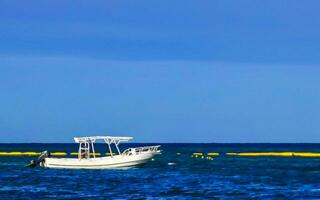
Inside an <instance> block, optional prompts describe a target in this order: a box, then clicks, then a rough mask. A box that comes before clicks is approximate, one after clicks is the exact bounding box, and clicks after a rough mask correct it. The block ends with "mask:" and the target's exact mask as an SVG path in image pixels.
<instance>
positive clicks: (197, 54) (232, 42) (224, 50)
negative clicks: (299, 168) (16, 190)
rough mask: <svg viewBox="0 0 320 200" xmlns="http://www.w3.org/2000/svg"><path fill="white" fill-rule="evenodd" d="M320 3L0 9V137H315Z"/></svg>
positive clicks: (8, 5) (11, 2) (59, 4)
mask: <svg viewBox="0 0 320 200" xmlns="http://www.w3.org/2000/svg"><path fill="white" fill-rule="evenodd" d="M319 6H320V3H318V2H317V1H308V2H304V3H301V1H300V2H299V1H292V0H291V1H279V0H277V1H272V0H271V1H265V2H259V1H227V0H224V1H166V0H164V1H157V2H156V1H90V2H88V1H77V2H74V1H44V0H42V1H32V0H31V1H28V2H21V1H16V0H8V1H5V0H4V1H1V2H0V105H1V112H0V136H1V139H0V142H72V137H73V136H80V135H104V134H111V135H129V136H134V137H135V138H136V141H138V142H320V134H319V133H320V126H319V121H320V114H319V113H320V107H319V106H320V103H319V102H320V92H319V91H320V90H319V85H320V79H319V75H320V68H319V67H320V45H319V44H320V37H319V35H320V14H319V12H318V9H317V8H319Z"/></svg>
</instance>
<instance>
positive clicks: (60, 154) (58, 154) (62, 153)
mask: <svg viewBox="0 0 320 200" xmlns="http://www.w3.org/2000/svg"><path fill="white" fill-rule="evenodd" d="M50 155H52V156H66V155H67V153H66V152H52V153H50Z"/></svg>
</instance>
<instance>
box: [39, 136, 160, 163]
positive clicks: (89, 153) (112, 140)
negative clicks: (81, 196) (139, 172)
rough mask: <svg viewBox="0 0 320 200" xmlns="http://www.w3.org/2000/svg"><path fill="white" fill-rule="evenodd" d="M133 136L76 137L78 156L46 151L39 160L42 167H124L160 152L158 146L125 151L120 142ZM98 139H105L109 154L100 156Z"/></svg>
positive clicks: (145, 160)
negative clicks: (56, 155) (51, 153)
mask: <svg viewBox="0 0 320 200" xmlns="http://www.w3.org/2000/svg"><path fill="white" fill-rule="evenodd" d="M131 139H133V138H132V137H113V136H92V137H76V138H74V141H75V142H76V143H79V151H78V158H54V157H51V156H50V154H49V153H47V152H45V153H44V154H43V155H42V156H40V157H39V158H40V159H38V160H36V161H33V162H34V163H35V164H36V163H39V164H40V166H42V167H47V168H69V169H105V168H123V167H131V166H135V165H139V164H143V163H146V162H147V161H148V160H150V159H151V158H152V157H153V156H154V155H156V154H159V153H160V150H158V148H159V147H160V145H157V146H144V147H135V148H128V149H126V150H124V151H123V152H121V151H120V149H119V144H120V142H126V141H129V140H131ZM97 140H102V141H104V142H105V143H106V144H107V146H108V149H109V153H108V156H102V157H98V156H96V152H95V149H94V143H95V142H96V141H97ZM112 145H115V148H116V151H117V152H116V153H114V152H112Z"/></svg>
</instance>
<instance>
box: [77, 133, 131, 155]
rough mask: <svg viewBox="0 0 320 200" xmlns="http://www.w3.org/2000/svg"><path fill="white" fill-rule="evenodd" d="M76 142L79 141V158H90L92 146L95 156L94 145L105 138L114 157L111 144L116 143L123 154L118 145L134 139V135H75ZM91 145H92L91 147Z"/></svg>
mask: <svg viewBox="0 0 320 200" xmlns="http://www.w3.org/2000/svg"><path fill="white" fill-rule="evenodd" d="M73 139H74V141H75V142H76V143H79V153H78V158H79V159H82V158H90V148H91V152H92V153H91V154H92V155H93V157H94V158H95V157H96V156H95V150H94V145H93V143H95V142H96V141H97V140H103V141H104V142H105V143H107V144H108V147H109V152H110V155H111V157H113V152H112V148H111V145H112V144H114V145H115V147H116V148H117V151H118V154H121V152H120V149H119V147H118V145H119V143H120V142H127V141H129V140H132V139H133V138H132V137H114V136H90V137H75V138H73ZM90 146H91V147H90Z"/></svg>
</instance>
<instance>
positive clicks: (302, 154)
mask: <svg viewBox="0 0 320 200" xmlns="http://www.w3.org/2000/svg"><path fill="white" fill-rule="evenodd" d="M40 154H41V152H32V151H26V152H20V151H12V152H0V156H39V155H40ZM104 154H105V155H107V156H110V155H111V154H110V153H98V152H96V153H94V155H95V156H102V155H104ZM50 155H52V156H67V155H70V156H78V152H71V153H67V152H50ZM90 155H91V156H93V153H90ZM113 155H117V154H115V153H114V154H113ZM176 155H181V153H180V152H177V153H176ZM225 155H226V156H244V157H245V156H246V157H262V156H265V157H266V156H270V157H311V158H312V157H320V152H229V153H225ZM217 156H220V153H217V152H209V153H202V152H194V153H192V155H191V157H193V158H202V159H204V158H205V159H207V160H213V158H214V157H217Z"/></svg>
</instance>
